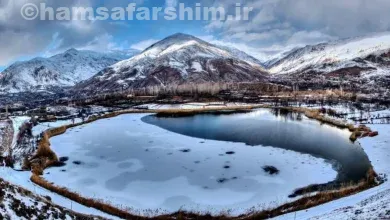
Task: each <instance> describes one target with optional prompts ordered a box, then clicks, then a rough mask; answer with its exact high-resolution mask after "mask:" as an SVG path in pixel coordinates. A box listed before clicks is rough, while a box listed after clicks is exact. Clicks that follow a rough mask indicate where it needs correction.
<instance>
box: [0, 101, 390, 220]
mask: <svg viewBox="0 0 390 220" xmlns="http://www.w3.org/2000/svg"><path fill="white" fill-rule="evenodd" d="M197 105H198V104H196V105H195V106H196V107H193V106H194V105H193V104H190V105H184V106H182V107H181V108H199V106H197ZM148 107H149V108H157V109H160V108H169V107H170V106H157V105H149V106H148ZM201 108H203V106H202V105H201ZM381 112H383V111H381ZM386 112H387V111H385V113H386ZM63 123H70V121H67V122H60V124H63ZM55 125H56V124H52V125H49V124H48V123H46V124H41V125H39V126H38V127H36V130H35V132H36V133H35V134H37V133H39V132H41V131H43V130H45V129H47V128H48V126H51V127H52V126H55ZM368 126H369V127H371V128H372V129H373V130H377V131H379V134H380V135H379V136H377V137H374V138H364V139H360V140H359V142H360V144H361V145H362V147H363V148H364V150H365V152H366V153H367V154H368V156H369V158H370V159H371V161H372V164H373V166H374V168H375V171H376V172H377V173H378V174H381V175H387V176H389V175H390V162H389V158H390V135H388V134H389V132H390V125H388V124H387V125H385V124H373V125H368ZM357 162H358V161H357ZM0 177H1V178H3V179H5V180H6V181H8V182H11V183H12V184H16V185H18V186H21V187H24V188H25V189H28V190H30V191H32V192H34V193H36V194H38V195H42V196H49V197H50V198H51V200H52V202H53V203H55V204H58V205H61V206H63V207H65V208H68V209H71V210H74V211H77V212H80V213H84V214H92V215H97V216H102V217H104V218H109V219H115V218H114V217H112V216H109V215H107V214H105V213H102V212H100V211H97V210H95V209H91V208H88V207H85V206H82V205H80V204H75V203H74V202H72V201H70V200H68V199H65V198H63V197H61V196H58V195H56V194H55V193H52V192H49V191H47V190H45V189H42V188H40V187H38V186H36V185H34V184H33V183H31V182H30V180H29V178H30V173H28V172H16V171H14V170H12V169H9V168H5V167H0ZM1 181H2V180H0V183H1ZM60 184H61V183H60ZM15 195H16V194H15ZM15 195H14V197H15ZM0 197H1V195H0ZM16 198H20V195H16ZM34 198H35V197H34ZM29 201H32V200H31V198H26V203H29ZM10 202H12V201H11V200H9V199H8V200H7V201H6V202H4V204H8V205H9V204H10ZM34 204H35V203H34ZM389 204H390V183H389V182H388V181H386V182H385V183H384V184H382V185H380V186H378V187H376V188H373V189H370V190H367V191H364V192H361V193H358V194H356V195H353V196H350V197H346V198H342V199H339V200H336V201H333V202H330V203H327V204H324V205H321V206H317V207H314V208H311V209H308V210H304V211H300V212H296V213H291V214H287V215H284V216H279V217H277V218H275V219H281V220H290V219H291V220H292V219H294V220H295V219H300V220H301V219H302V220H304V219H324V220H326V219H362V220H363V219H390V205H389ZM44 205H45V204H44V203H42V202H38V206H39V207H41V206H44ZM34 207H36V205H35V206H34ZM53 210H57V209H56V208H54V209H53ZM1 214H2V215H3V216H5V214H8V215H9V216H10V219H20V218H19V217H18V216H16V213H15V212H13V211H10V210H6V209H4V208H3V209H2V207H0V215H1ZM53 214H55V212H54V211H53V212H49V213H48V215H49V216H50V215H53ZM68 216H69V217H71V214H68ZM0 218H1V216H0Z"/></svg>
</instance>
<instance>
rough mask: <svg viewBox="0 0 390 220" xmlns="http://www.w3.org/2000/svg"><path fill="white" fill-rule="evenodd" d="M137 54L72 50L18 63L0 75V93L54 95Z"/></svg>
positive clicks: (131, 52)
mask: <svg viewBox="0 0 390 220" xmlns="http://www.w3.org/2000/svg"><path fill="white" fill-rule="evenodd" d="M137 53H138V51H135V50H128V51H108V52H105V53H98V52H93V51H79V50H76V49H70V50H67V51H65V52H64V53H61V54H58V55H55V56H52V57H50V58H35V59H32V60H29V61H25V62H16V63H14V64H13V65H11V66H10V67H8V68H7V69H5V70H4V71H3V72H2V73H1V74H0V93H18V92H37V91H51V90H55V89H56V88H59V87H68V86H73V85H75V84H76V83H78V82H80V81H82V80H85V79H88V78H90V77H92V76H93V75H94V74H96V73H97V72H99V71H100V70H102V69H104V68H106V67H107V66H110V65H112V64H114V63H117V62H119V61H121V60H124V59H128V58H130V57H132V56H133V55H135V54H137Z"/></svg>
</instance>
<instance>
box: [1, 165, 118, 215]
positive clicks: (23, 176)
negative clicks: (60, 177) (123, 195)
mask: <svg viewBox="0 0 390 220" xmlns="http://www.w3.org/2000/svg"><path fill="white" fill-rule="evenodd" d="M30 176H31V173H30V172H19V171H15V170H13V169H11V168H8V167H0V177H1V178H2V179H4V180H5V181H8V182H10V183H12V184H14V185H17V186H20V187H22V188H24V189H27V190H30V191H31V192H33V193H35V194H37V195H40V196H49V197H50V198H51V201H52V202H53V203H54V204H58V205H60V206H62V207H65V208H67V209H69V210H72V211H76V212H79V213H83V214H87V215H95V216H102V217H104V218H108V219H116V218H115V217H113V216H110V215H108V214H106V213H103V212H101V211H98V210H96V209H92V208H88V207H86V206H83V205H80V204H78V203H75V202H73V201H71V200H69V199H66V198H64V197H62V196H59V195H57V194H55V193H53V192H50V191H48V190H46V189H44V188H41V187H39V186H37V185H35V184H34V183H32V182H31V181H30ZM15 219H18V218H15Z"/></svg>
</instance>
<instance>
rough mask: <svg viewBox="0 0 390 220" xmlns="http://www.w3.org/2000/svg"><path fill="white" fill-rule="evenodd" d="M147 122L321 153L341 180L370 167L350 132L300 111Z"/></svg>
mask: <svg viewBox="0 0 390 220" xmlns="http://www.w3.org/2000/svg"><path fill="white" fill-rule="evenodd" d="M142 120H143V121H144V122H146V123H149V124H153V125H156V126H159V127H161V128H164V129H166V130H169V131H172V132H176V133H179V134H183V135H187V136H191V137H197V138H203V139H210V140H219V141H229V142H241V143H246V144H247V145H248V147H261V146H273V147H277V148H282V149H287V150H293V151H296V152H300V153H306V154H310V155H313V156H315V157H320V158H324V159H326V160H328V161H329V162H331V163H332V164H334V168H335V169H336V170H337V171H338V173H339V174H338V177H337V180H338V181H342V182H345V181H359V180H361V179H364V178H365V175H366V172H367V171H368V169H369V167H370V165H371V164H370V161H369V159H368V156H367V155H366V153H365V152H364V151H363V149H362V148H361V147H360V146H359V144H354V143H352V142H351V141H350V140H349V135H350V133H349V132H348V131H345V130H340V129H338V128H335V127H331V126H328V125H321V124H320V123H319V122H317V121H315V120H310V119H307V118H306V117H304V116H303V115H301V114H298V113H291V112H283V111H280V110H268V109H261V110H254V111H251V112H247V113H242V112H241V113H236V114H215V113H210V114H199V115H192V116H191V115H190V116H184V117H164V116H157V115H150V116H146V117H144V118H143V119H142Z"/></svg>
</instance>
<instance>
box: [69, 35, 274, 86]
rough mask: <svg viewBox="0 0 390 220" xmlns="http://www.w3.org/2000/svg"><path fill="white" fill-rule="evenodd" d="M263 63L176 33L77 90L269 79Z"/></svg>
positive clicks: (239, 52) (90, 80) (110, 68)
mask: <svg viewBox="0 0 390 220" xmlns="http://www.w3.org/2000/svg"><path fill="white" fill-rule="evenodd" d="M259 63H260V62H259V61H257V60H256V59H255V58H253V57H251V56H249V55H247V54H245V53H244V52H241V51H238V50H236V49H226V48H224V47H219V46H216V45H212V44H210V43H207V42H205V41H203V40H200V39H198V38H196V37H193V36H190V35H186V34H175V35H172V36H170V37H167V38H165V39H163V40H161V41H160V42H157V43H155V44H153V45H152V46H150V47H149V48H147V49H145V50H144V51H143V52H142V53H140V54H138V55H136V56H134V57H132V58H130V59H128V60H124V61H121V62H119V63H116V64H114V65H112V66H110V67H108V68H106V69H104V70H103V71H101V72H99V73H98V74H97V75H96V76H94V77H92V78H91V79H89V80H87V81H84V82H82V83H81V84H79V85H77V86H76V88H77V89H86V90H94V89H95V88H99V89H103V90H117V89H123V88H129V87H131V88H139V87H144V86H155V85H168V84H183V83H204V82H243V81H245V82H248V81H251V82H255V81H262V80H264V78H266V76H267V73H266V71H265V70H264V68H263V67H262V66H261V65H260V64H259Z"/></svg>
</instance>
